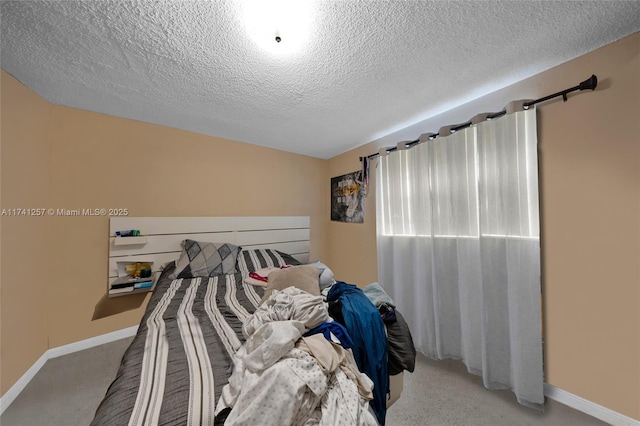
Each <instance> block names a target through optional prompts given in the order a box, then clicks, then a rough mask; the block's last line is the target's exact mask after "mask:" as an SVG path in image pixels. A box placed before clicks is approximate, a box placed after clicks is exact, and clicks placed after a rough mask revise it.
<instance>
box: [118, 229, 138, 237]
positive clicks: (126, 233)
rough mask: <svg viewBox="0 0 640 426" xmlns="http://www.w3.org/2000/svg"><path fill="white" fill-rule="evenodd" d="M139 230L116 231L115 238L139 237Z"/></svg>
mask: <svg viewBox="0 0 640 426" xmlns="http://www.w3.org/2000/svg"><path fill="white" fill-rule="evenodd" d="M139 236H140V230H139V229H129V230H126V231H116V237H139Z"/></svg>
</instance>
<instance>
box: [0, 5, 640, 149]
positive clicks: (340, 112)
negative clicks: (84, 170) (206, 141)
mask: <svg viewBox="0 0 640 426" xmlns="http://www.w3.org/2000/svg"><path fill="white" fill-rule="evenodd" d="M299 1H303V0H299ZM240 3H241V2H240V1H230V0H226V1H217V0H209V1H161V2H156V1H154V2H151V1H141V2H132V1H126V2H123V1H5V0H3V1H2V3H1V9H0V13H1V15H0V19H1V24H2V39H1V42H2V44H1V47H2V49H1V53H2V57H1V66H2V68H3V69H4V70H5V71H7V72H9V73H10V74H12V75H13V76H15V77H16V78H17V79H18V80H20V81H22V82H23V83H24V84H25V85H27V86H28V87H30V88H31V89H32V90H34V91H35V92H37V93H38V94H40V95H41V96H43V97H44V98H45V99H47V100H48V101H50V102H52V103H54V104H60V105H66V106H70V107H75V108H80V109H85V110H90V111H97V112H101V113H105V114H110V115H115V116H120V117H127V118H131V119H135V120H140V121H146V122H151V123H157V124H162V125H166V126H171V127H176V128H180V129H186V130H191V131H195V132H200V133H204V134H209V135H214V136H219V137H223V138H228V139H233V140H237V141H243V142H248V143H252V144H256V145H263V146H269V147H273V148H277V149H282V150H286V151H291V152H295V153H301V154H306V155H310V156H314V157H319V158H331V157H333V156H335V155H337V154H340V153H342V152H345V151H347V150H349V149H351V148H354V147H356V146H359V145H362V144H364V143H367V142H370V141H373V140H376V139H378V138H380V137H382V136H385V135H387V134H389V133H392V132H394V131H396V130H399V129H401V128H403V127H406V126H408V125H411V124H414V123H416V122H418V121H421V120H424V119H426V118H429V117H430V116H433V115H436V114H438V113H441V112H443V111H444V110H446V109H449V108H452V107H455V106H457V105H459V104H461V103H464V102H467V101H470V100H471V99H473V98H477V97H479V96H482V95H484V94H486V93H489V92H491V91H494V90H497V89H499V88H501V87H504V86H507V85H509V84H512V83H515V82H516V81H519V80H522V79H524V78H526V77H529V76H531V75H534V74H537V73H539V72H541V71H543V70H545V69H548V68H551V67H553V66H555V65H558V64H560V63H563V62H566V61H568V60H570V59H572V58H574V57H577V56H580V55H582V54H584V53H587V52H589V51H592V50H594V49H596V48H598V47H600V46H603V45H605V44H608V43H611V42H613V41H615V40H618V39H620V38H622V37H624V36H626V35H629V34H632V33H634V32H637V31H639V30H640V2H639V1H316V2H311V3H312V5H313V8H312V21H311V22H310V23H309V24H308V25H307V29H308V30H309V34H308V37H307V38H305V39H304V40H303V46H302V48H301V49H300V50H299V51H297V52H295V53H291V54H288V55H283V54H278V53H273V52H272V51H270V50H265V49H264V48H261V47H259V46H258V45H257V44H256V43H255V42H254V41H253V40H252V39H251V38H250V37H249V35H248V33H247V31H246V26H245V25H244V23H243V15H242V7H241V4H240ZM274 33H275V30H274ZM287 41H289V39H287V38H286V37H285V36H284V34H283V41H282V42H283V43H285V42H287ZM273 43H274V45H273V46H272V47H274V46H275V47H276V48H277V47H278V46H277V45H275V41H273ZM282 46H284V44H282ZM590 73H591V71H590V70H585V75H584V76H576V79H577V82H578V81H580V80H581V79H583V78H586V77H587V76H588V75H589V74H590ZM443 124H446V123H443ZM179 142H180V141H176V143H179Z"/></svg>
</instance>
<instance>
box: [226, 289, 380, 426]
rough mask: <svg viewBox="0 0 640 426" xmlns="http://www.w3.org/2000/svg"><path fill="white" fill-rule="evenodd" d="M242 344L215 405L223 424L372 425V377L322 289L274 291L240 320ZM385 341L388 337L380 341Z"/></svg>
mask: <svg viewBox="0 0 640 426" xmlns="http://www.w3.org/2000/svg"><path fill="white" fill-rule="evenodd" d="M243 334H244V336H245V337H246V339H247V340H246V342H245V344H244V345H243V346H242V347H241V348H240V350H238V352H237V353H236V354H235V355H234V359H233V362H234V369H233V373H232V375H231V377H230V378H229V383H228V384H227V385H225V387H224V388H223V390H222V394H221V396H220V400H219V401H218V404H217V406H216V413H215V414H216V415H217V414H219V413H221V412H223V411H225V410H226V411H227V412H228V415H227V419H226V421H225V424H227V425H251V426H253V425H257V424H260V425H305V426H310V425H326V426H329V425H338V424H340V425H354V426H355V425H358V426H359V425H363V426H364V425H366V426H368V425H371V426H375V425H377V424H378V422H377V421H376V417H375V416H374V415H373V414H372V413H371V411H369V401H371V400H372V399H373V391H374V387H373V385H374V383H373V382H372V380H371V379H370V378H369V377H367V374H364V373H362V372H361V370H360V369H359V368H358V364H357V362H356V360H355V359H354V356H353V354H352V350H353V353H356V351H355V347H356V342H354V341H353V340H352V338H351V337H350V336H352V335H351V334H350V333H348V332H347V330H346V329H345V328H344V327H343V326H342V325H341V324H339V323H338V322H334V321H333V320H332V318H331V317H330V316H329V313H328V311H327V308H326V306H325V304H324V303H323V299H322V297H321V296H313V295H311V294H309V293H307V292H305V291H302V290H300V289H298V288H295V287H288V288H285V289H284V290H282V291H278V290H274V291H273V293H272V294H271V296H269V298H268V299H266V300H265V301H264V302H263V303H262V304H261V305H260V306H259V307H258V308H257V309H256V311H255V313H254V314H253V315H251V316H249V317H248V318H247V319H246V321H245V322H244V325H243ZM385 346H386V343H385Z"/></svg>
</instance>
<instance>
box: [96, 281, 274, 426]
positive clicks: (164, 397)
mask: <svg viewBox="0 0 640 426" xmlns="http://www.w3.org/2000/svg"><path fill="white" fill-rule="evenodd" d="M168 272H170V271H165V272H164V273H163V274H162V276H161V277H160V279H159V281H158V283H157V285H156V289H155V291H154V294H153V295H152V297H151V300H150V302H149V305H148V307H147V310H146V312H145V314H144V317H143V318H142V321H141V323H140V327H139V329H138V333H137V334H136V336H135V337H134V340H133V342H132V343H131V346H130V347H129V348H128V349H127V351H126V353H125V354H124V356H123V359H122V364H121V366H120V368H119V370H118V374H117V376H116V379H115V380H114V381H113V383H112V384H111V386H110V387H109V389H108V390H107V393H106V395H105V397H104V399H103V401H102V402H101V404H100V406H99V407H98V409H97V411H96V415H95V418H94V419H93V421H92V423H91V425H92V426H106V425H109V426H113V425H118V426H119V425H130V426H138V425H214V424H215V425H217V424H223V422H224V418H218V419H214V415H213V412H214V410H215V404H216V403H217V401H218V398H219V396H220V392H221V390H222V387H223V386H224V385H225V384H226V383H227V381H228V378H229V376H230V375H231V372H232V367H233V364H232V362H231V356H232V354H233V353H235V351H236V350H238V349H239V348H240V346H241V344H242V343H243V341H244V338H243V335H242V321H243V320H244V319H245V318H246V317H247V316H248V315H250V314H251V313H252V312H254V311H255V309H256V307H257V305H258V303H259V301H260V299H261V297H262V294H263V289H262V288H260V287H254V286H250V285H247V284H244V283H243V280H242V275H241V274H240V273H238V274H233V275H223V276H218V277H213V278H189V279H178V280H174V281H171V280H169V279H167V278H166V276H167V275H168ZM222 414H224V413H222ZM219 417H220V416H219Z"/></svg>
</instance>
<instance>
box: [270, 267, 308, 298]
mask: <svg viewBox="0 0 640 426" xmlns="http://www.w3.org/2000/svg"><path fill="white" fill-rule="evenodd" d="M319 274H320V271H319V270H318V268H317V267H315V266H312V265H300V266H292V267H290V268H285V269H280V270H278V271H273V272H271V273H270V274H269V281H268V282H267V288H266V290H265V292H264V296H262V300H261V301H260V303H262V302H264V301H265V300H267V299H268V298H269V296H271V293H272V292H273V290H284V289H285V288H287V287H291V286H294V287H297V288H299V289H300V290H303V291H306V292H307V293H311V294H312V295H314V296H320V281H319V277H318V275H319Z"/></svg>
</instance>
